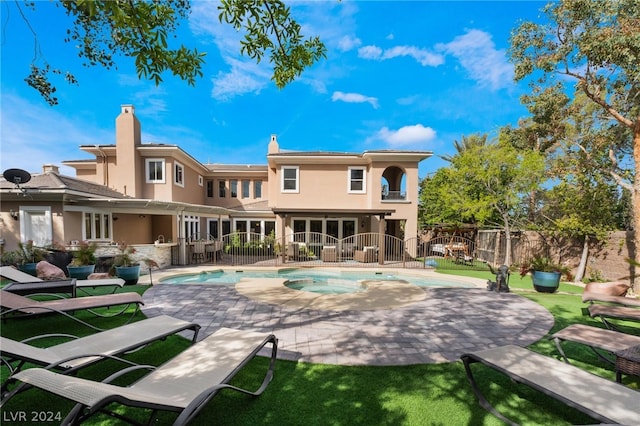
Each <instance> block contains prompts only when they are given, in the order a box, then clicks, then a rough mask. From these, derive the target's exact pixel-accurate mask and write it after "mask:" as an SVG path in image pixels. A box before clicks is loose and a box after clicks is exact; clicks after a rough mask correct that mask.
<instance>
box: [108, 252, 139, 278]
mask: <svg viewBox="0 0 640 426" xmlns="http://www.w3.org/2000/svg"><path fill="white" fill-rule="evenodd" d="M118 251H119V253H118V254H117V255H116V256H115V257H114V258H113V268H114V270H115V275H116V276H117V277H119V278H122V279H123V280H124V281H125V284H128V285H133V284H137V283H138V278H140V261H139V260H137V259H136V258H135V257H134V254H135V253H136V249H135V247H132V246H129V245H127V244H124V243H122V244H120V245H118Z"/></svg>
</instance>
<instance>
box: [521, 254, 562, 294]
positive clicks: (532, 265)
mask: <svg viewBox="0 0 640 426" xmlns="http://www.w3.org/2000/svg"><path fill="white" fill-rule="evenodd" d="M529 272H531V280H532V281H533V288H535V289H536V291H539V292H541V293H554V292H555V291H556V290H557V289H558V287H559V286H560V278H561V277H562V275H566V276H569V275H570V271H569V268H567V267H566V266H565V265H562V264H559V263H555V262H553V261H552V260H551V258H550V257H548V256H534V257H533V258H532V259H531V260H530V261H529V262H525V263H524V264H522V265H521V267H520V276H522V277H524V276H525V275H527V273H529Z"/></svg>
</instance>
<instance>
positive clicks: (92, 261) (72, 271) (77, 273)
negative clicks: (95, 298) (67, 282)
mask: <svg viewBox="0 0 640 426" xmlns="http://www.w3.org/2000/svg"><path fill="white" fill-rule="evenodd" d="M96 248H98V245H97V244H96V243H89V242H86V241H83V242H81V243H80V244H78V246H77V247H76V249H75V250H72V251H71V254H72V255H73V258H72V259H71V263H70V264H69V266H67V270H68V271H69V277H70V278H77V279H79V280H86V279H87V277H88V276H89V275H91V274H93V271H94V269H95V267H96V255H95V254H96Z"/></svg>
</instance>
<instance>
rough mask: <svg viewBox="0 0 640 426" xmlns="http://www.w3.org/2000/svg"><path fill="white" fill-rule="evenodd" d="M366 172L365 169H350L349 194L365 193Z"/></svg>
mask: <svg viewBox="0 0 640 426" xmlns="http://www.w3.org/2000/svg"><path fill="white" fill-rule="evenodd" d="M365 188H366V182H365V170H364V167H349V192H354V193H360V194H362V193H365V192H366V190H365Z"/></svg>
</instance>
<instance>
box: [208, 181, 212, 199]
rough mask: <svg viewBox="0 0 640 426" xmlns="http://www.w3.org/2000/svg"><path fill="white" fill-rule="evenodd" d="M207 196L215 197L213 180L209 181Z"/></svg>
mask: <svg viewBox="0 0 640 426" xmlns="http://www.w3.org/2000/svg"><path fill="white" fill-rule="evenodd" d="M207 197H209V198H211V197H213V181H212V180H208V181H207Z"/></svg>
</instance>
